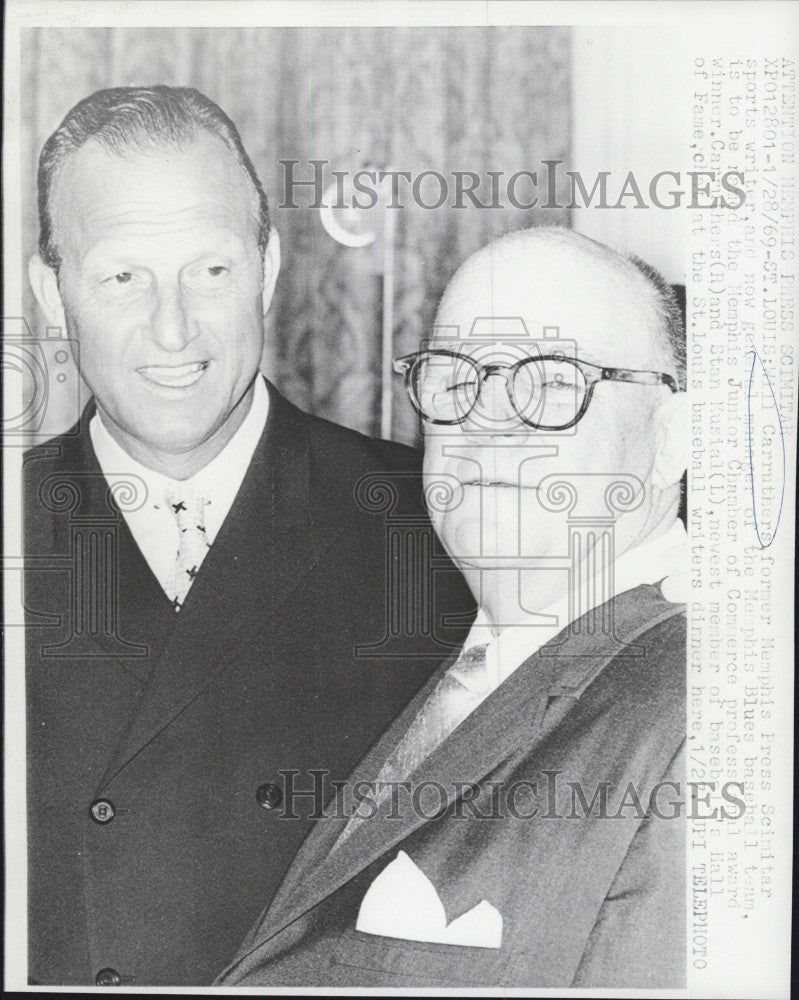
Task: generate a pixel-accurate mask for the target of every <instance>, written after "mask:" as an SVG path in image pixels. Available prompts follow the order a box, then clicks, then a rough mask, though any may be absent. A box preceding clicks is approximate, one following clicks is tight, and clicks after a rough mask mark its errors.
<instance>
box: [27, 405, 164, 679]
mask: <svg viewBox="0 0 799 1000" xmlns="http://www.w3.org/2000/svg"><path fill="white" fill-rule="evenodd" d="M94 413H95V407H94V403H93V402H90V403H89V405H88V406H87V407H86V408H85V410H84V412H83V414H82V416H81V420H80V424H79V428H78V431H77V433H76V434H74V435H69V436H67V437H66V438H65V444H64V445H63V449H64V450H63V453H62V455H61V456H60V457H59V461H58V466H59V470H58V471H56V472H55V473H52V474H51V475H50V476H48V477H47V478H46V479H45V480H44V481H43V482H41V483H40V484H39V497H38V499H39V501H40V502H42V503H45V504H48V505H52V504H53V501H56V500H57V499H58V498H59V497H60V496H65V495H67V493H69V494H71V495H72V496H73V497H74V506H72V507H70V509H68V510H63V511H61V510H59V509H58V507H56V510H57V516H56V517H55V518H54V524H55V530H56V538H55V541H54V551H56V552H69V553H71V560H72V563H73V567H74V569H73V577H72V580H71V581H70V584H69V586H71V587H72V588H73V589H74V588H75V587H79V588H81V593H82V594H83V595H87V594H88V595H89V596H88V601H86V600H84V601H83V602H82V603H81V604H80V605H78V604H76V601H75V600H74V596H75V595H72V599H71V600H70V601H69V604H70V605H71V606H72V609H73V611H72V613H76V614H78V615H80V613H81V611H82V612H83V614H84V615H86V614H90V612H91V611H92V610H93V615H91V614H90V620H89V621H83V620H77V621H74V622H72V624H71V628H70V635H69V638H68V641H67V643H66V644H65V645H61V646H59V645H53V646H49V647H47V646H46V647H45V648H47V649H48V655H50V656H55V657H58V656H64V657H69V658H81V659H83V658H89V659H94V658H103V659H115V660H117V661H118V662H119V664H120V666H121V667H122V668H123V669H125V670H128V671H129V672H131V673H133V674H134V675H135V676H136V677H138V678H139V680H141V681H144V680H145V679H146V677H147V675H148V673H149V667H150V662H151V658H152V656H153V651H154V650H156V649H158V648H159V646H160V645H161V643H162V641H163V639H164V636H165V632H166V631H167V630H168V626H169V625H170V624H171V618H170V613H171V607H170V604H169V601H168V599H167V597H166V595H165V594H164V592H163V591H162V589H161V587H160V585H159V583H158V581H157V580H156V578H155V576H154V575H153V573H152V571H151V570H150V567H149V566H148V565H147V562H146V560H145V558H144V556H143V555H142V554H141V551H140V550H139V547H138V545H137V544H136V542H135V540H134V538H133V535H132V534H131V532H130V529H129V528H128V524H127V521H126V520H125V518H124V516H123V514H122V513H121V511H120V510H119V508H118V506H117V504H116V503H115V502H114V498H113V496H112V495H111V492H110V490H109V487H108V482H107V480H106V478H105V476H104V475H103V472H102V470H101V469H100V465H99V463H98V461H97V457H96V456H95V454H94V449H93V448H92V445H91V433H90V430H89V425H90V423H91V419H92V417H93V416H94ZM124 471H125V470H122V469H120V470H119V472H120V473H124ZM65 491H66V492H65ZM135 493H136V485H135V484H132V489H131V495H133V494H135ZM51 509H52V506H51ZM87 545H88V546H90V547H92V548H94V547H95V546H96V547H97V549H98V550H99V551H101V552H102V553H103V558H101V559H100V560H98V565H97V566H96V567H94V566H93V563H92V561H91V560H90V558H88V552H82V553H80V552H79V550H80V549H82V548H83V547H84V546H87ZM79 557H80V559H81V561H80V562H78V561H77V560H78V558H79ZM79 566H81V567H82V570H81V571H77V569H78V567H79ZM76 571H77V572H76ZM142 637H145V638H144V641H143V639H142Z"/></svg>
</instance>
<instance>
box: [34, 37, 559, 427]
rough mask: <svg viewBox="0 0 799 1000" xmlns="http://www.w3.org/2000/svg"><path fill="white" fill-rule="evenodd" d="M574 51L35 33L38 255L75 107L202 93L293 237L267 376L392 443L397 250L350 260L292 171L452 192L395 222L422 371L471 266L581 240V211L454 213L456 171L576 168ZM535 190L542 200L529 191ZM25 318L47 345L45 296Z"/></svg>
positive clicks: (398, 344) (538, 43)
mask: <svg viewBox="0 0 799 1000" xmlns="http://www.w3.org/2000/svg"><path fill="white" fill-rule="evenodd" d="M569 43H570V30H569V29H568V28H535V27H532V28H519V27H515V28H507V29H505V28H502V29H494V28H434V29H431V28H377V29H371V28H369V29H360V28H317V29H308V28H296V29H295V28H277V29H270V28H259V29H252V28H246V29H244V28H240V29H232V28H230V29H221V28H220V29H207V28H198V29H190V28H158V29H116V28H102V29H82V28H74V29H57V30H54V29H30V30H28V32H27V33H26V34H25V36H24V37H23V53H22V55H23V63H22V65H23V80H22V95H23V102H24V104H25V106H24V107H23V109H22V111H23V113H22V122H23V134H22V148H21V155H22V157H23V164H22V166H23V171H22V176H23V178H25V179H27V181H26V183H27V189H26V190H24V191H23V198H24V200H25V204H24V206H23V234H22V236H23V248H22V249H23V252H24V254H25V256H26V257H27V256H28V255H29V254H30V253H31V252H33V250H34V248H35V246H36V239H37V233H38V223H37V220H36V190H35V177H36V163H37V158H38V155H39V151H40V149H41V146H42V144H43V142H44V140H45V139H46V138H47V136H48V135H49V134H50V133H51V132H52V131H53V130H54V129H55V128H56V126H57V125H58V124H59V122H60V121H61V120H62V118H63V117H64V115H65V114H66V112H67V111H68V110H69V108H70V107H72V105H73V104H75V103H76V102H77V101H78V100H80V99H81V98H83V97H85V96H86V95H88V94H89V93H91V92H92V91H94V90H97V89H100V88H103V87H110V86H125V85H137V84H138V85H141V84H152V83H168V84H174V85H180V86H194V87H197V88H198V89H199V90H201V91H202V92H203V93H205V94H206V95H207V96H208V97H210V98H211V99H212V100H214V101H216V102H217V103H218V104H219V105H220V106H221V107H222V109H223V110H224V111H226V112H227V114H228V115H229V116H230V117H231V118H232V119H233V121H234V122H235V123H236V125H237V127H238V129H239V131H240V133H241V136H242V140H243V142H244V146H245V148H246V149H247V151H248V153H249V154H250V156H251V158H252V160H253V162H254V164H255V167H256V170H257V171H258V174H259V176H260V177H261V180H262V182H263V184H264V187H265V189H266V191H267V194H268V195H269V197H270V202H271V205H272V217H273V222H274V224H275V226H276V227H277V230H278V232H279V233H280V237H281V243H282V249H283V268H282V272H281V275H280V278H279V280H278V288H277V293H276V296H275V300H274V304H273V306H272V311H271V313H270V316H269V320H268V323H267V348H266V351H265V355H264V361H263V368H264V371H265V372H266V373H267V375H269V377H270V378H272V379H273V381H274V382H275V383H276V384H277V385H278V387H279V388H280V389H281V390H282V391H283V392H285V394H286V395H287V396H288V397H289V398H290V399H291V400H292V401H293V402H295V403H296V404H297V405H298V406H300V407H302V408H303V409H305V410H307V411H309V412H311V413H316V414H318V415H320V416H323V417H327V418H329V419H331V420H334V421H336V422H338V423H342V424H346V425H348V426H350V427H355V428H357V429H358V430H361V431H364V432H365V433H367V434H377V433H378V432H379V426H380V423H379V419H380V382H381V379H380V331H381V282H380V275H379V273H378V271H379V267H378V266H377V265H378V262H379V259H380V254H379V252H378V249H379V246H380V243H379V241H378V242H377V243H375V244H373V245H372V246H370V247H363V248H348V247H345V246H342V245H341V244H339V243H336V242H335V241H334V240H333V239H332V238H331V237H330V236H329V235H328V234H327V232H326V231H325V230H324V228H323V227H322V224H321V221H320V217H319V212H318V211H317V210H315V209H312V208H310V207H309V206H310V203H311V197H312V193H311V192H310V189H308V188H302V189H298V191H297V194H296V195H295V196H294V201H295V202H296V204H297V205H298V207H297V208H294V209H292V208H288V207H283V208H281V207H279V206H280V204H281V202H282V201H283V200H284V196H285V193H286V192H285V184H284V180H285V170H284V168H283V167H281V166H280V164H279V161H280V160H289V159H292V160H298V161H300V162H299V164H298V165H297V166H296V168H295V173H296V177H297V178H298V179H299V178H302V179H307V178H309V177H311V176H312V168H311V167H310V165H309V161H310V160H311V159H320V160H326V161H328V163H329V166H330V168H331V169H334V170H348V171H354V170H357V169H358V168H360V167H362V166H363V165H364V164H366V163H372V164H378V165H381V166H388V167H391V168H393V169H395V170H405V171H410V172H411V173H412V174H413V175H414V176H417V175H418V174H420V173H421V172H422V171H425V170H435V171H438V172H439V173H441V174H443V175H444V176H445V177H447V178H448V179H449V180H450V183H451V193H450V197H449V198H448V200H447V205H446V206H444V207H442V208H440V209H425V208H423V207H420V206H417V205H412V204H409V205H408V207H406V208H405V209H404V210H402V211H397V212H396V213H395V219H396V225H397V231H396V241H395V245H396V256H395V267H396V279H395V281H396V287H395V296H394V324H393V325H394V354H395V356H398V355H400V354H404V353H409V352H411V351H413V350H415V349H417V348H418V345H419V342H420V340H422V339H423V338H424V337H425V336H427V335H428V333H429V331H430V328H431V324H432V322H433V317H434V313H435V307H436V303H437V301H438V299H439V297H440V295H441V293H442V291H443V289H444V287H445V285H446V284H447V282H448V280H449V279H450V277H451V276H452V274H453V273H454V271H455V269H456V268H457V266H458V264H459V263H460V262H461V261H462V260H463V259H464V258H465V257H466V256H467V255H468V254H469V253H470V252H471V251H473V250H474V249H476V248H477V247H479V246H481V245H483V244H484V243H486V242H487V241H488V240H489V239H491V238H492V237H493V236H494V235H498V234H500V233H503V232H507V231H509V230H512V229H518V228H521V227H526V226H530V225H535V224H568V223H569V218H568V212H567V211H566V210H565V209H560V210H557V209H554V210H548V211H546V210H544V211H542V210H541V209H532V210H527V211H525V210H520V209H514V208H512V207H509V206H508V205H507V203H506V207H505V208H504V209H503V210H501V211H498V210H490V209H486V210H479V209H477V208H475V207H466V208H464V209H453V208H451V207H447V206H449V205H451V203H452V201H453V193H452V187H454V184H452V171H453V170H463V171H465V170H471V171H474V172H476V173H478V174H479V175H480V176H481V177H486V178H487V172H488V171H490V170H494V171H504V172H505V175H506V176H509V175H510V174H513V173H514V172H516V171H519V170H536V169H539V170H540V163H541V161H542V160H546V159H555V160H561V161H564V162H566V164H567V166H568V161H569V155H568V154H569V144H570V135H571V127H570V122H571V110H570V83H571V80H570V58H569V51H570V44H569ZM488 183H489V182H488V180H487V179H486V180H485V182H484V184H485V185H486V186H485V187H484V189H483V191H482V193H481V194H480V198H481V200H482V201H486V200H487V192H488V188H487V185H488ZM401 190H403V191H404V190H405V189H401ZM424 190H425V192H426V191H427V190H428V189H427V188H425V189H424ZM436 190H437V189H436V188H435V187H433V188H431V189H430V191H431V192H432V194H425V199H426V200H427V199H429V200H430V201H433V200H434V197H435V193H436ZM522 190H524V197H527V196H528V193H529V190H530V189H529V187H528V188H524V189H523V188H522V186H520V188H519V193H520V196H521V195H522ZM503 200H505V199H504V195H503ZM564 200H565V199H564V198H563V197H561V198H559V201H560V203H561V204H563V203H564ZM404 201H405V202H406V204H408V203H409V202H410V201H411V199H410V197H409V196H408V195H407V194H406V195H405V197H404ZM375 214H377V213H375ZM370 215H371V213H370ZM25 305H26V316H27V317H29V318H32V323H31V325H32V327H33V329H34V330H35V331H36V333H37V335H41V334H43V332H44V321H43V319H42V317H41V316H40V315H39V314H38V313H37V311H36V308H35V305H34V302H33V300H32V297H31V296H30V294H29V293H27V298H26V300H25ZM395 379H396V384H395V386H394V394H395V398H394V413H395V417H394V426H393V430H392V436H393V437H394V438H395V439H397V440H401V441H406V442H414V441H416V440H417V435H418V426H417V420H416V418H415V416H414V414H413V412H412V411H411V408H410V405H409V404H408V403H407V401H406V400H405V398H404V392H403V391H402V387H401V384H400V380H399V377H398V376H395ZM73 413H74V405H73V406H71V407H69V418H68V419H67V416H66V411H65V413H64V414H63V415H59V414H57V413H51V414H48V424H51V423H52V430H53V431H54V432H55V431H57V430H61V429H63V428H64V425H65V423H68V422H70V421H71V419H72V414H73Z"/></svg>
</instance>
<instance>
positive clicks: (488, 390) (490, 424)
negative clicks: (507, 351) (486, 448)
mask: <svg viewBox="0 0 799 1000" xmlns="http://www.w3.org/2000/svg"><path fill="white" fill-rule="evenodd" d="M510 377H511V376H510V373H509V372H507V371H498V372H489V374H488V375H487V376H486V378H485V381H484V382H483V387H482V389H481V390H480V397H479V399H478V400H477V403H476V404H475V406H474V409H473V410H472V412H471V413H470V414H469V419H470V420H471V421H472V422H473V423H477V424H479V425H480V429H481V430H486V431H490V430H496V431H497V432H505V431H506V430H507V429H508V428H512V427H514V426H516V427H518V425H519V424H521V425H522V426H524V424H522V422H521V421H520V420H519V417H518V415H517V413H516V411H515V410H514V409H513V404H512V403H511V400H510V394H509V392H508V389H509V379H510Z"/></svg>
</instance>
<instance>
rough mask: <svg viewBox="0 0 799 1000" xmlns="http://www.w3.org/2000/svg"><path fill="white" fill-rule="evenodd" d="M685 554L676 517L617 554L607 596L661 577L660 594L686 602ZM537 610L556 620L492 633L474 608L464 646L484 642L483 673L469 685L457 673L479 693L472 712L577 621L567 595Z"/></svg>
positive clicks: (588, 607) (484, 616)
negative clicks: (658, 531) (645, 539)
mask: <svg viewBox="0 0 799 1000" xmlns="http://www.w3.org/2000/svg"><path fill="white" fill-rule="evenodd" d="M687 555H688V536H687V534H686V531H685V526H684V525H683V523H682V521H680V520H676V521H675V522H674V524H672V526H671V527H670V528H669V529H668V530H667V531H665V532H664V533H663V534H661V535H658V537H657V538H653V539H652V540H651V541H648V542H643V543H642V544H641V545H637V546H635V547H634V548H632V549H630V550H628V551H627V552H625V553H623V554H622V555H621V556H619V558H618V559H617V560H616V561H615V562H614V563H613V589H612V592H611V594H610V596H609V597H608V598H606V600H609V599H612V598H614V597H618V595H619V594H623V593H624V592H625V591H627V590H633V589H634V588H635V587H639V586H641V584H645V583H658V582H659V581H661V580H663V584H662V589H663V595H664V597H666V599H667V600H670V601H675V602H679V601H683V600H685V578H686V574H687ZM589 592H593V593H596V594H600V593H602V590H601V588H600V587H599V586H597V587H596V588H594V589H593V591H591V590H590V589H589ZM595 606H596V604H594V605H591V603H590V602H589V603H588V604H587V605H585V606H584V607H583V608H581V609H580V611H579V613H578V616H577V617H581V616H582V615H583V614H585V613H587V612H588V611H590V610H591V609H592V607H595ZM540 614H542V615H554V616H556V623H553V624H543V625H538V624H521V625H509V626H506V627H505V628H503V629H502V630H501V631H500V632H499V634H498V635H495V634H494V630H493V629H492V627H491V624H490V622H489V618H488V615H487V614H486V613H485V611H484V610H483V609H482V608H481V609H480V611H478V613H477V617H476V618H475V621H474V624H473V625H472V628H471V631H470V632H469V635H468V636H467V638H466V642H465V643H464V644H463V651H464V652H465V651H466V650H467V649H470V648H471V647H472V646H478V645H482V644H486V669H485V673H484V674H483V675H482V676H479V677H475V679H474V683H473V685H472V686H470V685H469V683H468V678H462V677H461V675H460V674H458V675H457V676H458V680H460V681H461V683H462V684H463V685H464V686H465V687H467V688H470V690H472V691H474V693H475V694H477V693H479V694H481V695H482V697H481V698H480V701H479V702H477V704H475V705H474V706H473V707H472V711H474V709H475V708H477V705H478V704H480V703H481V702H482V701H484V700H485V699H486V698H487V697H488V696H489V694H491V693H492V692H493V691H495V690H496V689H497V688H498V687H499V685H500V684H501V683H502V682H503V681H504V680H507V678H508V677H510V675H511V674H512V673H513V672H514V670H516V669H517V668H518V667H520V666H521V665H522V663H524V661H525V660H527V659H529V658H530V657H531V656H532V655H533V654H534V653H536V652H537V651H538V650H539V649H540V648H541V647H542V646H543V645H544V644H545V643H547V642H549V640H550V639H554V638H555V636H556V635H557V634H558V633H559V632H561V631H562V630H563V629H564V628H566V627H567V626H568V625H570V624H571V622H572V621H574V620H575V618H574V617H572V616H570V614H569V595H568V594H565V595H564V596H563V597H562V598H560V599H559V600H557V601H555V602H554V603H553V604H551V605H550V606H549V607H547V608H544V609H543V610H542V611H541V612H540ZM486 677H488V678H489V679H490V685H489V686H488V687H486V686H485V684H486ZM478 684H479V688H478V686H477V685H478Z"/></svg>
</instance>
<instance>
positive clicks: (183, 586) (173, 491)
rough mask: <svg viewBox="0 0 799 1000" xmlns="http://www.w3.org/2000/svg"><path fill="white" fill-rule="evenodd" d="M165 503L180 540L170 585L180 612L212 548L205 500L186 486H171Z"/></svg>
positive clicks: (173, 602) (175, 606) (181, 484)
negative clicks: (206, 530)
mask: <svg viewBox="0 0 799 1000" xmlns="http://www.w3.org/2000/svg"><path fill="white" fill-rule="evenodd" d="M166 499H167V503H168V504H169V507H170V510H171V511H172V513H173V514H174V515H175V520H176V521H177V524H178V532H179V539H180V541H179V543H178V550H177V553H176V555H175V567H174V569H173V571H172V577H171V579H170V581H169V593H170V595H171V596H172V604H173V605H174V608H175V611H180V609H181V606H182V605H183V602H184V601H185V600H186V594H188V592H189V589H190V588H191V585H192V583H193V582H194V578H195V577H196V576H197V573H198V572H199V569H200V566H201V564H202V561H203V559H205V556H206V553H207V552H208V549H209V548H210V543H209V541H208V538H207V537H206V534H205V499H204V498H203V497H201V496H200V494H199V493H198V492H197V491H196V489H194V488H193V487H191V486H189V485H188V484H187V483H170V485H169V487H168V488H167V493H166Z"/></svg>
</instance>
